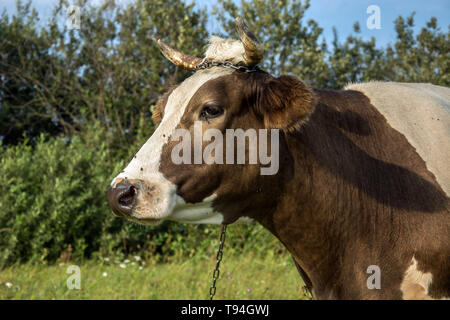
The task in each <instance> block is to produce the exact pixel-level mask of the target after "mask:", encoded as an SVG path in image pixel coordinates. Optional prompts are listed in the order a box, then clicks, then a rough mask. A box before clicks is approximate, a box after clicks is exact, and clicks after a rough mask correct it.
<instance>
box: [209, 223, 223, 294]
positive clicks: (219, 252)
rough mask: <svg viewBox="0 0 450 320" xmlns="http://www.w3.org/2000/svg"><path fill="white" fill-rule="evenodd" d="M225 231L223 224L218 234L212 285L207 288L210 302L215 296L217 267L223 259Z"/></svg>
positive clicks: (218, 273)
mask: <svg viewBox="0 0 450 320" xmlns="http://www.w3.org/2000/svg"><path fill="white" fill-rule="evenodd" d="M226 231H227V226H226V225H225V224H223V225H222V232H221V233H220V242H219V250H217V256H216V267H215V268H214V272H213V280H212V285H211V287H210V288H209V300H212V299H213V298H214V295H215V294H216V281H217V279H218V278H219V275H220V270H219V267H220V262H221V261H222V257H223V244H224V243H225V235H226Z"/></svg>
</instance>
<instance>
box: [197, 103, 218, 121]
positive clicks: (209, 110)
mask: <svg viewBox="0 0 450 320" xmlns="http://www.w3.org/2000/svg"><path fill="white" fill-rule="evenodd" d="M222 114H223V109H222V108H221V107H220V106H218V105H213V104H208V105H205V106H204V107H203V109H202V111H200V119H202V120H209V119H213V118H217V117H218V116H220V115H222Z"/></svg>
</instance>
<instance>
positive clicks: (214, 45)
mask: <svg viewBox="0 0 450 320" xmlns="http://www.w3.org/2000/svg"><path fill="white" fill-rule="evenodd" d="M244 53H245V49H244V45H243V44H242V42H241V41H239V40H231V39H223V38H220V37H217V36H211V37H210V38H209V46H208V49H207V50H206V52H205V58H206V59H208V60H209V61H219V62H220V61H221V62H223V61H231V62H233V63H234V64H238V63H240V62H244V61H245V60H244Z"/></svg>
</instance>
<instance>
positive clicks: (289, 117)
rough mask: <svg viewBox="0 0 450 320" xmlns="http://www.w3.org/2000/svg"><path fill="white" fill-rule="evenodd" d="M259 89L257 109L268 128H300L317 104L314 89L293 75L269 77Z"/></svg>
mask: <svg viewBox="0 0 450 320" xmlns="http://www.w3.org/2000/svg"><path fill="white" fill-rule="evenodd" d="M259 89H262V90H261V91H260V92H259V94H258V96H259V99H258V100H257V109H258V113H260V114H261V115H262V116H263V118H264V124H265V127H266V128H267V129H281V130H296V129H298V128H300V126H301V125H302V124H303V123H304V122H305V121H306V120H307V119H308V116H309V114H310V113H311V111H312V109H313V107H314V104H315V98H314V93H313V91H312V89H311V88H309V87H308V86H307V85H306V84H304V83H303V82H302V81H300V80H299V79H297V78H296V77H293V76H281V77H279V78H274V77H267V78H266V79H264V80H263V83H262V84H261V87H260V88H259ZM258 91H259V90H258Z"/></svg>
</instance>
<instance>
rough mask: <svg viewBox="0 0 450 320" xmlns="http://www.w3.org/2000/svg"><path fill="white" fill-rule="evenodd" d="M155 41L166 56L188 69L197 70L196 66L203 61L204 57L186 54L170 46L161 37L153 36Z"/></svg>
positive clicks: (177, 64) (175, 63)
mask: <svg viewBox="0 0 450 320" xmlns="http://www.w3.org/2000/svg"><path fill="white" fill-rule="evenodd" d="M152 40H153V41H155V42H156V44H157V45H158V47H159V50H160V51H161V53H162V54H163V55H164V57H166V58H167V59H168V60H169V61H170V62H172V63H173V64H174V65H176V66H180V67H183V68H184V69H187V70H195V67H196V66H197V65H198V64H199V63H200V62H202V59H200V58H197V57H192V56H190V55H187V54H184V53H182V52H180V51H178V50H175V49H173V48H171V47H169V46H168V45H167V44H165V43H164V42H162V41H161V40H160V39H155V38H152Z"/></svg>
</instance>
